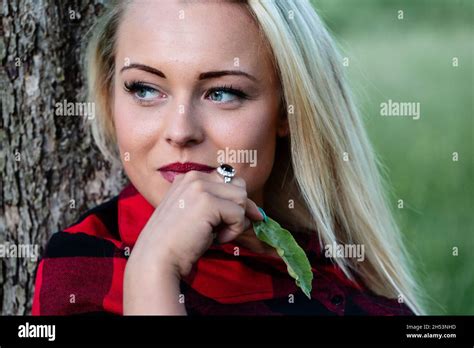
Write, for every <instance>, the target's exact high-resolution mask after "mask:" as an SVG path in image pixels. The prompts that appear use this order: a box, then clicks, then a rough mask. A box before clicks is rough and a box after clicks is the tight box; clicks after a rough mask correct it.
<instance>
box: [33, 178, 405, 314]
mask: <svg viewBox="0 0 474 348" xmlns="http://www.w3.org/2000/svg"><path fill="white" fill-rule="evenodd" d="M153 211H154V208H153V206H151V205H150V204H149V203H148V202H147V201H146V200H145V198H144V197H143V196H142V195H141V194H139V193H138V192H137V190H136V189H135V188H134V187H133V186H132V185H129V186H128V187H126V188H125V189H124V190H123V191H122V192H121V193H120V195H119V196H118V197H117V198H115V199H113V200H111V201H109V202H107V203H104V204H102V205H101V206H99V207H97V208H95V209H92V210H90V211H89V212H87V213H86V214H85V215H84V216H83V217H82V218H81V219H80V220H79V222H77V223H76V224H74V225H73V226H71V227H69V228H66V229H65V230H64V231H61V232H58V233H55V234H53V236H52V237H51V239H50V241H49V243H48V245H47V248H46V251H45V253H44V256H43V258H42V259H41V261H40V263H39V266H38V270H37V276H36V288H35V294H34V300H33V310H32V314H33V315H49V314H59V315H63V314H76V313H86V312H89V313H90V312H108V313H114V314H122V313H123V306H122V298H123V290H122V286H123V275H124V270H125V265H126V261H127V256H128V255H129V254H130V251H131V250H132V248H133V245H134V244H135V242H136V240H137V238H138V236H139V234H140V232H141V230H142V229H143V227H144V226H145V224H146V223H147V221H148V219H149V218H150V216H151V214H152V213H153ZM292 232H294V231H292ZM157 233H159V231H157ZM293 235H294V237H295V239H296V240H297V242H298V244H300V245H301V246H302V247H303V249H305V251H306V252H307V255H308V257H309V259H310V262H311V264H312V266H313V273H314V274H315V279H314V282H313V292H312V298H313V299H314V301H318V304H322V305H323V306H324V307H325V308H326V309H327V310H328V311H330V312H334V313H335V314H344V306H341V305H340V303H338V301H339V300H340V299H342V301H343V302H344V299H345V298H347V297H348V296H349V295H350V294H352V293H354V291H359V290H360V288H358V287H357V286H356V285H355V284H354V283H352V282H350V281H349V280H347V279H346V277H345V276H344V275H343V273H342V272H341V271H340V270H339V268H337V267H335V266H334V265H332V264H331V262H329V261H328V260H327V259H325V258H323V257H322V256H321V253H320V249H319V246H318V240H317V237H316V233H313V235H312V237H310V235H309V234H305V233H293ZM236 248H238V249H236ZM236 250H238V256H236V255H235V251H236ZM183 281H184V282H185V284H187V286H188V287H189V288H190V289H192V293H190V296H189V297H188V299H187V301H190V304H193V303H195V304H197V303H200V304H199V306H201V307H200V308H201V309H202V308H203V306H208V307H209V306H211V305H212V304H213V303H215V304H216V305H221V304H224V305H226V304H244V303H249V302H252V303H254V304H257V303H258V301H263V302H264V301H266V300H272V299H278V298H281V299H283V300H284V301H286V300H287V298H288V295H289V294H297V293H298V294H299V293H301V290H299V289H298V288H297V287H296V285H295V282H294V280H293V278H291V277H290V276H289V275H288V272H287V269H286V265H285V263H284V262H283V261H282V260H281V259H280V258H277V257H273V256H268V255H263V254H257V253H254V252H252V251H250V250H247V249H245V248H243V247H239V246H238V245H236V244H234V243H232V242H231V243H227V244H220V245H212V246H211V247H210V249H209V250H208V251H206V253H205V254H204V255H203V256H202V257H201V258H200V259H199V260H198V262H197V263H196V264H195V265H194V268H193V270H192V272H191V274H190V276H188V277H186V279H183ZM335 298H337V299H338V301H334V299H335ZM208 301H211V302H208ZM364 301H365V302H364ZM387 301H388V300H387ZM366 302H367V299H365V300H364V298H361V299H360V300H359V305H362V306H365V307H367V308H369V307H371V306H370V305H367V303H366ZM369 302H370V301H369ZM187 303H188V302H187ZM209 303H210V304H209ZM383 305H384V306H385V307H384V308H385V310H388V307H387V306H386V305H387V303H385V302H384V303H383ZM398 307H399V306H397V308H398ZM262 308H263V307H262ZM201 309H200V310H201ZM392 309H393V308H392ZM262 311H263V314H265V313H267V312H266V311H265V310H263V309H262ZM379 312H380V308H379ZM202 313H204V310H203V311H202ZM210 313H213V312H212V311H211V310H210ZM268 313H270V312H268ZM383 313H384V312H383V310H382V312H381V314H383ZM386 314H388V313H386Z"/></svg>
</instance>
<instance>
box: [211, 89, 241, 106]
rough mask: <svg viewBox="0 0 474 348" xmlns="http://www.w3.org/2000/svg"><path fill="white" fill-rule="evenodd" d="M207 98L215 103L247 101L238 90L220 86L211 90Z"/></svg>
mask: <svg viewBox="0 0 474 348" xmlns="http://www.w3.org/2000/svg"><path fill="white" fill-rule="evenodd" d="M207 97H208V98H209V99H210V100H212V101H214V102H216V103H219V104H220V103H230V102H233V101H236V100H240V99H247V95H246V94H245V93H244V92H243V91H242V90H240V89H235V88H232V86H230V87H227V86H222V87H216V88H212V89H211V90H210V91H209V92H208V94H207Z"/></svg>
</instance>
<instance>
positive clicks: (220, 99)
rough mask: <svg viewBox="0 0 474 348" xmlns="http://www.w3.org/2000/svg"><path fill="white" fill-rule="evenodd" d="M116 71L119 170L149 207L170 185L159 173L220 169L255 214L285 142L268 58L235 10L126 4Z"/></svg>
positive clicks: (247, 20) (240, 10)
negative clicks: (230, 173) (176, 168)
mask: <svg viewBox="0 0 474 348" xmlns="http://www.w3.org/2000/svg"><path fill="white" fill-rule="evenodd" d="M115 63H116V69H115V77H114V78H115V80H114V81H115V84H114V96H113V114H114V122H115V128H116V135H117V140H118V146H119V150H120V153H121V156H122V163H123V165H124V168H125V171H126V173H127V175H128V177H129V179H130V181H131V182H132V183H133V185H134V186H135V187H136V188H137V190H138V191H139V192H140V193H141V194H142V195H143V196H144V197H145V198H146V199H147V200H148V201H149V202H150V203H151V204H152V205H153V206H155V207H156V206H157V205H158V204H159V203H160V201H161V199H162V197H163V196H164V194H165V193H166V191H167V190H168V189H169V187H170V185H171V184H172V183H171V182H170V181H169V179H168V180H167V179H165V178H164V177H163V176H162V174H161V172H160V171H159V170H158V169H159V168H160V167H163V166H165V165H168V164H171V163H175V162H181V163H184V162H195V163H201V164H204V165H208V166H211V167H217V166H218V165H219V162H220V161H221V160H222V159H224V161H223V162H225V163H228V164H230V165H232V166H233V167H234V168H235V169H236V171H237V175H238V176H240V177H242V178H243V179H245V181H246V183H247V191H248V196H249V198H251V199H253V200H254V201H255V202H256V203H257V204H259V205H262V204H263V186H264V184H265V182H266V180H267V178H268V177H269V175H270V172H271V170H272V166H273V160H274V154H275V145H276V138H277V136H284V135H286V133H287V123H286V122H285V120H284V119H282V118H281V116H279V110H280V104H279V102H280V94H279V93H280V92H279V91H280V87H279V81H278V79H277V76H276V73H275V71H274V68H273V66H272V64H271V60H270V55H269V52H268V51H267V50H266V49H265V47H264V45H263V43H262V41H261V39H260V38H259V34H258V30H257V26H256V24H255V23H254V22H253V21H252V19H251V17H250V15H249V14H248V13H247V12H246V10H245V8H244V7H242V5H238V4H231V3H228V2H217V1H212V2H211V1H210V2H195V1H192V2H182V1H150V2H139V3H132V4H131V5H129V7H128V8H127V10H126V11H125V14H124V16H123V18H122V22H121V24H120V26H119V31H118V37H117V52H116V62H115ZM226 155H227V158H226ZM232 155H234V158H232V157H231V156H232Z"/></svg>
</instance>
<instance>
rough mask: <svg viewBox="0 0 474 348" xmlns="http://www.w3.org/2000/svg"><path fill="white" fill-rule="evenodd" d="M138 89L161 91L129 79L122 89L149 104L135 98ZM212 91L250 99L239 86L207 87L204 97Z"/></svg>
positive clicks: (148, 102) (147, 101)
mask: <svg viewBox="0 0 474 348" xmlns="http://www.w3.org/2000/svg"><path fill="white" fill-rule="evenodd" d="M140 89H148V90H153V91H155V92H158V93H161V92H160V91H159V90H158V89H156V88H154V87H151V86H149V85H147V84H146V83H145V82H143V81H131V82H128V83H127V82H125V83H124V90H125V91H126V92H127V93H130V94H132V95H133V97H134V98H135V99H136V100H137V101H138V102H139V103H140V104H150V103H152V101H150V100H143V99H140V98H137V97H136V96H135V95H134V94H135V93H136V92H137V91H139V90H140ZM213 92H225V93H231V94H233V95H235V96H236V97H237V98H239V99H243V100H245V99H250V98H249V96H248V95H247V94H246V93H245V92H244V91H243V90H241V89H240V88H237V87H233V86H232V85H221V86H217V87H213V88H211V89H209V90H208V91H207V92H206V98H207V97H208V96H209V95H210V94H211V93H213Z"/></svg>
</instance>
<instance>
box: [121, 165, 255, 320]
mask: <svg viewBox="0 0 474 348" xmlns="http://www.w3.org/2000/svg"><path fill="white" fill-rule="evenodd" d="M251 220H252V221H256V220H258V221H260V220H263V217H262V215H261V214H260V212H259V211H258V208H257V205H256V204H255V203H254V202H253V201H251V200H250V199H248V198H247V190H246V187H245V181H244V180H243V179H242V178H239V177H234V178H233V179H232V182H231V183H227V184H226V183H224V182H223V178H222V176H220V175H219V174H218V173H217V172H212V173H209V174H207V173H203V172H199V171H190V172H188V173H186V174H183V175H178V176H177V177H176V178H175V180H174V181H173V184H172V185H171V187H170V189H169V191H168V192H167V193H166V195H165V197H164V198H163V199H162V201H161V202H160V204H159V206H158V207H157V208H156V210H155V211H154V213H153V214H152V216H151V217H150V219H149V220H148V223H147V224H146V226H145V227H144V229H143V230H142V232H141V233H140V236H139V238H138V240H137V242H136V244H135V246H134V248H133V250H132V253H131V255H130V257H129V260H128V262H127V267H126V271H125V278H124V314H132V313H135V314H145V313H154V314H160V313H161V314H186V311H185V309H184V304H182V303H180V302H179V301H178V298H179V280H180V279H181V278H182V277H185V276H187V275H188V274H189V273H190V271H191V269H192V266H193V265H194V263H195V262H196V261H197V260H198V259H199V258H200V257H201V256H202V254H204V252H205V251H206V250H207V249H208V248H209V247H210V245H211V244H212V242H213V240H214V236H216V240H217V242H218V243H227V242H230V241H232V240H233V239H235V238H237V237H238V236H239V235H240V234H241V233H242V232H244V231H245V230H247V229H248V228H250V227H251V224H252V223H251Z"/></svg>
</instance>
